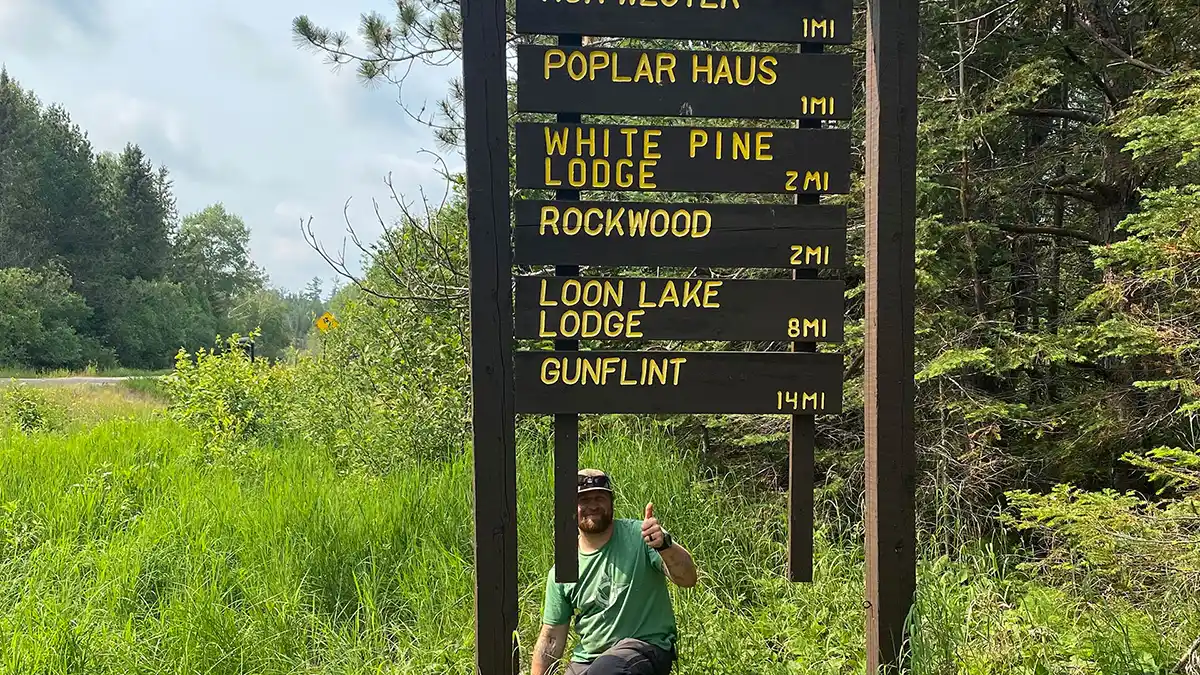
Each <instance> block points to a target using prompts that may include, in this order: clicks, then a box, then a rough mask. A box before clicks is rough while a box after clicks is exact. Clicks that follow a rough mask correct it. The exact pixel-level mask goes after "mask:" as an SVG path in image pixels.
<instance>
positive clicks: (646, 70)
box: [633, 52, 654, 82]
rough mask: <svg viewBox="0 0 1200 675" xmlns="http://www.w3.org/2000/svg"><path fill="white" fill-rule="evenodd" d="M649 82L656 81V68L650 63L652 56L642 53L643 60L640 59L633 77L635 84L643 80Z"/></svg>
mask: <svg viewBox="0 0 1200 675" xmlns="http://www.w3.org/2000/svg"><path fill="white" fill-rule="evenodd" d="M643 78H644V79H645V80H646V81H647V82H653V81H654V67H653V66H652V65H651V63H650V55H649V54H647V53H645V52H642V56H641V58H639V59H638V65H637V72H635V73H634V75H633V81H634V82H641V81H642V79H643Z"/></svg>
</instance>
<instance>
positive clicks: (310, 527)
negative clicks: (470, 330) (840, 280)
mask: <svg viewBox="0 0 1200 675" xmlns="http://www.w3.org/2000/svg"><path fill="white" fill-rule="evenodd" d="M106 389H108V390H107V391H95V390H91V391H83V390H81V391H79V392H78V393H75V394H59V395H62V396H68V395H73V396H75V397H76V398H75V399H73V403H72V407H71V410H72V416H80V415H81V417H76V418H74V419H73V421H71V422H69V423H68V424H66V425H64V426H61V427H60V428H61V429H62V430H61V431H56V432H48V433H46V432H43V433H33V434H25V433H20V432H17V431H14V430H12V429H11V428H5V429H3V430H0V467H3V470H2V471H0V673H3V674H4V675H18V674H19V675H36V674H41V673H55V674H64V675H65V674H67V673H71V674H85V673H86V674H91V673H105V674H109V673H111V674H116V673H139V674H146V675H150V674H153V675H167V674H175V673H179V674H183V673H189V674H191V673H206V674H221V673H231V674H232V673H238V674H245V675H251V674H254V675H268V674H271V675H274V674H282V673H305V674H315V673H321V674H346V675H349V674H352V673H353V674H362V675H366V674H368V673H371V674H377V673H387V674H399V673H422V674H425V673H453V674H455V675H458V674H466V673H470V672H472V663H473V651H472V642H473V625H472V621H473V603H472V568H471V558H472V531H473V529H472V522H471V508H470V507H471V482H472V481H471V464H470V461H469V458H466V459H462V460H460V461H456V462H454V463H451V464H446V465H437V466H425V467H414V468H413V469H412V470H410V471H407V472H403V473H398V474H395V475H390V476H386V477H378V476H368V475H360V474H345V473H339V472H338V471H337V469H336V468H335V467H336V466H337V464H336V462H335V461H334V458H332V457H330V456H328V454H327V453H326V452H325V451H324V450H322V449H320V448H314V447H309V446H306V445H303V444H284V445H280V446H276V447H257V448H249V449H247V450H245V451H243V452H239V453H237V454H234V455H217V456H214V455H213V454H212V453H211V452H210V451H208V450H206V449H205V448H203V447H201V446H200V445H199V444H197V443H196V442H195V441H194V440H193V438H192V436H191V435H190V434H189V433H188V432H186V431H185V430H184V429H182V428H181V427H179V426H177V425H176V424H175V423H174V422H172V421H170V420H169V419H167V418H166V417H165V416H163V415H161V414H159V413H158V412H157V405H156V404H155V403H154V401H153V399H152V398H151V397H149V396H148V395H133V396H134V398H133V400H130V399H129V398H128V397H129V396H131V394H130V393H129V392H128V391H124V392H122V391H121V390H117V389H116V388H106ZM113 396H116V397H118V398H117V399H113V398H110V397H113ZM121 397H125V398H124V399H122V398H121ZM122 401H124V402H122ZM87 409H91V410H93V412H90V413H88V412H84V411H85V410H87ZM582 454H583V457H582V462H583V463H584V464H586V465H597V466H603V467H606V468H608V469H610V470H611V471H612V473H613V474H614V476H615V480H616V481H617V482H618V486H619V487H618V491H619V497H618V507H617V509H618V517H638V514H639V513H640V512H641V510H642V509H643V507H644V505H645V503H646V502H647V501H650V500H653V501H654V503H655V507H656V512H657V513H658V514H659V517H660V518H661V519H662V520H663V522H664V524H665V525H667V526H668V527H670V529H671V530H672V531H673V532H674V533H675V534H676V535H677V537H678V538H679V540H680V541H681V542H683V543H684V544H685V545H686V546H688V547H689V548H690V549H691V550H692V551H693V552H694V554H695V555H696V557H697V560H698V563H699V565H700V568H701V570H702V577H701V581H700V583H699V585H698V586H697V587H696V588H693V589H687V590H679V589H675V590H674V591H673V594H674V597H675V600H676V603H677V605H676V608H677V613H678V614H679V622H680V626H681V630H682V634H683V642H682V644H681V647H680V651H681V661H680V663H679V664H678V668H677V670H676V671H675V672H677V673H681V674H685V675H701V674H704V675H707V674H710V673H772V674H773V673H778V674H781V675H782V674H784V673H829V674H834V673H837V674H839V675H840V674H842V673H855V672H863V665H862V654H863V632H862V623H863V616H864V614H863V607H862V596H863V585H862V554H861V550H860V548H859V547H858V546H856V545H855V544H854V543H853V542H850V543H846V542H840V543H834V542H830V541H828V540H827V538H826V536H825V534H824V530H822V531H820V532H818V535H817V569H816V582H815V583H813V584H790V583H788V582H786V581H785V580H784V578H783V576H782V574H783V570H784V532H785V515H784V509H783V507H784V500H783V499H782V498H781V497H779V496H769V497H767V498H762V497H748V496H746V495H745V494H743V491H742V490H740V489H739V486H737V485H732V484H728V483H725V482H721V481H718V480H716V479H713V478H711V477H708V476H704V475H703V474H702V473H701V470H700V468H699V466H698V464H697V463H696V462H694V461H692V459H690V458H688V457H686V456H685V457H681V456H680V454H679V453H678V452H677V451H676V450H675V449H673V448H671V447H669V445H668V444H667V442H666V441H664V440H662V439H661V438H658V437H657V436H655V435H654V434H653V433H651V432H648V431H639V430H636V429H635V430H630V431H628V432H625V433H618V432H614V433H613V434H612V436H611V437H609V438H606V439H604V440H603V442H595V443H588V444H586V445H585V447H584V448H583V451H582ZM519 472H520V475H519V495H520V509H519V517H520V521H519V538H520V544H521V548H520V574H521V576H520V581H521V596H520V607H521V631H520V633H521V641H522V644H521V651H522V662H523V663H524V664H526V666H525V667H526V668H527V667H528V651H529V648H530V647H531V646H532V640H533V638H534V636H535V631H536V630H537V617H538V610H539V607H540V603H541V593H542V585H543V583H544V579H545V573H546V570H547V569H548V567H549V565H550V563H551V558H552V526H551V522H552V521H551V499H552V488H551V475H552V467H551V462H550V457H549V450H548V448H546V447H543V446H541V445H539V444H536V443H529V442H525V443H523V445H522V447H521V449H520V458H519ZM1012 563H1013V561H1012V560H1011V559H1009V558H1007V557H1005V556H1002V555H1000V554H998V553H994V552H989V550H988V549H986V548H982V547H981V548H980V550H978V551H964V552H963V553H962V555H961V556H959V557H958V559H957V560H950V559H947V558H937V559H931V560H923V561H922V564H921V572H920V588H919V601H918V606H917V610H916V616H915V617H914V630H915V635H916V639H915V641H914V643H913V672H915V673H927V674H931V675H932V674H939V675H940V674H943V673H945V674H947V675H949V674H951V673H997V674H999V673H1029V674H1031V675H1033V674H1042V673H1073V674H1075V673H1122V674H1130V673H1164V672H1166V671H1167V669H1168V668H1169V666H1171V665H1173V664H1174V660H1175V658H1177V656H1178V654H1179V653H1180V652H1181V651H1182V650H1183V648H1184V647H1186V646H1187V644H1188V643H1189V642H1190V639H1191V638H1193V637H1194V636H1195V635H1196V634H1197V633H1200V609H1197V607H1196V606H1195V604H1194V603H1192V604H1191V605H1190V606H1189V605H1188V604H1184V605H1172V606H1165V607H1144V606H1143V607H1133V606H1128V605H1126V604H1123V603H1117V602H1106V603H1103V604H1101V603H1089V602H1088V601H1087V600H1086V599H1084V598H1080V597H1076V596H1075V595H1074V594H1072V593H1069V592H1067V591H1063V590H1056V589H1054V588H1050V587H1046V586H1041V585H1038V584H1037V583H1036V582H1034V581H1029V580H1026V579H1022V578H1021V577H1020V576H1019V575H1018V574H1017V573H1016V572H1014V571H1013V565H1012Z"/></svg>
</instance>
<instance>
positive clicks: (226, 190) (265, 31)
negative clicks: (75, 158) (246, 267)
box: [0, 0, 462, 292]
mask: <svg viewBox="0 0 1200 675" xmlns="http://www.w3.org/2000/svg"><path fill="white" fill-rule="evenodd" d="M393 9H394V4H393V2H392V0H0V63H2V64H3V65H4V66H5V67H7V69H8V72H9V75H10V76H12V77H13V78H15V79H16V80H17V81H19V82H20V83H21V85H22V86H23V87H25V88H26V89H32V90H33V91H34V93H35V94H36V95H37V96H38V98H40V99H41V101H42V102H43V103H44V104H50V103H58V104H61V105H62V106H63V107H65V108H66V109H67V111H68V112H69V113H70V115H71V118H72V119H73V120H74V121H75V122H76V123H77V124H79V126H80V127H81V128H82V129H83V130H84V131H86V132H87V135H88V138H89V139H90V140H91V142H92V145H93V147H94V148H95V149H96V150H97V151H102V150H113V151H120V150H121V149H122V148H123V147H124V146H125V144H126V143H127V142H133V143H136V144H138V145H139V146H141V148H142V149H143V150H144V151H145V152H146V153H147V155H149V157H150V159H151V160H152V161H153V162H154V163H155V165H156V166H158V165H165V166H166V167H167V168H168V170H169V171H170V173H171V176H172V177H173V180H174V194H175V197H176V200H177V202H178V207H179V212H180V214H181V215H186V214H188V213H192V212H195V211H199V210H201V209H203V208H204V207H205V206H207V205H209V204H212V203H215V202H221V203H223V204H224V205H225V207H226V208H227V209H229V210H230V211H232V212H234V213H236V214H238V215H240V216H241V217H242V218H243V219H245V221H246V224H247V225H248V226H249V228H250V231H251V239H250V245H251V254H252V256H253V258H254V260H255V261H256V262H257V263H258V264H259V265H260V266H262V267H263V268H265V269H266V271H267V273H268V274H269V275H270V278H271V283H272V284H273V285H275V286H279V287H283V288H286V289H290V290H299V289H301V288H302V287H303V286H304V285H305V284H306V283H307V282H308V280H309V279H311V278H312V277H314V276H318V277H321V278H322V279H323V280H324V282H325V283H324V286H325V289H326V291H327V292H328V290H329V288H330V287H331V283H332V279H333V278H334V277H335V276H336V275H335V273H334V272H333V270H332V269H331V268H330V267H329V265H328V264H326V263H325V262H324V261H323V260H322V259H321V257H320V256H319V255H318V254H317V253H316V252H315V251H313V250H312V249H311V248H310V247H309V246H308V244H306V243H305V241H304V238H303V235H302V234H301V230H300V222H301V220H302V219H303V220H305V221H307V220H308V219H309V218H310V217H311V218H312V229H313V232H314V234H315V235H316V237H317V239H318V240H319V241H320V243H321V244H322V245H324V247H325V248H326V249H327V250H329V251H331V252H336V251H340V250H341V248H342V246H343V240H345V246H346V258H347V261H348V262H349V263H351V264H352V265H353V268H354V269H357V268H358V262H359V260H360V258H361V254H360V253H359V252H358V250H357V249H356V248H354V246H353V244H352V243H351V242H350V241H349V239H348V236H347V229H346V218H345V216H344V215H343V209H344V207H345V205H346V201H347V199H350V200H351V202H350V207H349V211H348V215H349V220H350V223H351V224H352V225H353V226H354V229H355V231H356V232H358V234H359V236H360V238H363V239H364V241H366V242H370V241H374V240H375V238H376V237H377V236H378V235H379V233H380V227H379V225H378V221H377V219H376V216H375V210H374V206H373V205H372V200H376V201H378V202H379V206H380V213H381V214H382V215H383V216H384V218H385V219H386V220H388V221H389V222H390V221H391V220H393V219H394V218H396V217H397V216H398V212H399V210H398V209H397V208H396V207H395V205H394V204H391V203H390V202H389V200H390V193H389V191H388V189H387V186H386V185H385V184H384V182H383V181H384V178H385V177H386V176H387V174H388V173H389V172H391V174H392V181H393V183H394V184H395V186H396V188H397V191H398V192H399V193H401V194H402V196H404V197H407V198H414V199H415V198H418V197H419V192H418V191H419V190H420V189H422V188H424V190H425V191H426V192H427V193H428V194H430V195H433V196H436V197H439V198H440V196H441V195H442V194H443V193H444V191H445V185H444V182H443V181H442V179H441V178H440V177H439V176H438V171H439V165H438V164H437V163H436V160H435V158H434V157H433V156H431V155H430V153H431V152H432V153H435V154H437V155H439V156H441V157H442V158H443V159H444V160H445V162H446V163H447V166H448V167H449V168H450V169H451V170H452V171H457V170H461V167H462V160H461V158H460V157H459V156H458V154H457V152H454V151H451V152H449V153H447V152H445V151H442V150H439V149H438V148H437V146H436V145H435V143H434V140H433V135H432V133H431V132H430V130H429V129H428V128H426V127H424V126H422V125H421V124H418V123H417V122H414V121H413V120H411V119H410V118H409V117H408V115H407V114H405V112H404V111H403V110H402V109H401V107H400V106H399V104H398V102H397V101H398V96H399V94H398V92H397V90H396V89H395V87H392V86H391V85H389V84H387V83H384V84H382V85H380V86H376V87H367V86H364V85H363V84H362V83H361V82H360V81H359V80H358V79H357V77H356V75H355V73H354V70H353V67H352V66H350V65H347V66H343V67H342V69H340V70H335V69H334V68H333V67H331V66H330V65H328V64H327V63H326V62H325V61H324V59H323V58H322V57H321V56H320V55H317V54H314V53H312V52H311V51H309V50H306V49H301V48H299V47H298V46H297V45H296V43H295V41H294V40H293V38H292V34H291V21H292V19H293V18H294V17H295V16H297V15H300V14H307V15H308V16H309V17H310V18H311V19H313V21H314V22H315V23H317V24H318V25H321V26H326V27H329V28H332V29H336V30H344V31H346V32H348V33H350V34H352V35H353V34H354V33H355V32H356V29H357V25H358V17H359V14H360V13H361V12H364V11H371V10H377V11H380V12H382V13H383V14H384V15H385V16H390V15H391V13H392V10H393ZM459 72H460V71H459V65H458V63H457V62H455V63H454V64H453V65H451V66H448V67H444V68H423V69H414V71H413V72H412V73H411V74H410V76H409V78H408V80H407V81H406V84H405V86H404V91H403V96H404V102H405V103H406V104H408V105H409V107H410V108H414V109H419V108H420V107H421V106H422V104H423V103H428V104H429V105H430V107H432V105H433V104H434V103H435V102H436V101H437V99H439V98H441V97H443V95H444V94H445V92H446V91H447V86H448V82H449V80H450V79H451V78H452V77H457V76H458V75H459ZM423 150H424V151H428V152H422V151H423Z"/></svg>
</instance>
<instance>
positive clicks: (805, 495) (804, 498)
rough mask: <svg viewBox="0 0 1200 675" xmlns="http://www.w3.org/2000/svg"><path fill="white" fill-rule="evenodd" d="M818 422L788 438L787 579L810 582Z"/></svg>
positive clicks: (807, 200) (808, 46)
mask: <svg viewBox="0 0 1200 675" xmlns="http://www.w3.org/2000/svg"><path fill="white" fill-rule="evenodd" d="M798 51H799V52H800V53H801V54H820V53H822V52H824V51H825V45H822V44H819V43H813V42H802V43H800V45H799V47H798ZM798 126H799V127H800V128H801V129H820V128H821V122H820V120H800V122H799V124H798ZM795 201H796V203H797V204H820V203H821V196H820V195H797V196H796V199H795ZM792 278H793V279H816V278H817V270H815V269H802V270H793V271H792ZM792 351H794V352H815V351H817V345H816V343H814V342H793V343H792ZM816 452H817V420H816V417H815V416H813V415H792V427H791V433H790V434H789V435H788V580H789V581H793V582H805V583H807V582H811V581H812V580H813V473H814V472H815V471H816V469H815V466H814V465H815V464H816V459H815V456H816Z"/></svg>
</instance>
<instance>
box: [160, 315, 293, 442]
mask: <svg viewBox="0 0 1200 675" xmlns="http://www.w3.org/2000/svg"><path fill="white" fill-rule="evenodd" d="M240 337H241V336H239V335H237V334H234V335H231V336H230V337H229V338H228V339H227V340H226V342H225V345H226V349H225V350H223V351H215V350H214V351H209V350H207V349H203V348H201V349H199V350H197V352H196V354H195V355H194V357H193V356H192V355H189V354H188V353H187V352H186V351H184V350H180V351H179V353H178V354H177V355H176V356H175V371H174V372H173V373H171V374H169V375H166V376H164V377H163V379H162V386H163V389H164V390H165V391H166V393H167V396H168V397H169V399H170V402H171V404H170V412H171V415H172V416H173V417H174V418H175V419H177V420H179V421H180V422H181V423H183V424H184V425H185V426H188V427H190V428H192V429H194V430H196V431H197V432H199V433H200V434H201V435H202V436H203V437H204V439H205V440H206V441H207V442H208V443H209V444H210V445H211V446H214V447H218V448H222V447H223V448H233V447H236V446H238V445H240V444H241V443H243V442H245V441H247V440H250V439H255V438H259V439H266V438H271V437H277V436H280V435H282V431H283V429H282V427H281V421H282V420H283V417H284V413H283V410H284V405H285V403H286V398H287V395H286V390H287V386H288V379H289V378H288V373H287V371H286V370H285V369H283V368H281V367H277V366H271V365H270V364H268V363H266V362H265V361H254V362H251V361H250V357H249V356H248V355H246V353H245V352H244V351H242V349H241V346H240V344H239V339H240ZM251 337H252V338H253V337H254V335H253V334H252V335H251Z"/></svg>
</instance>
